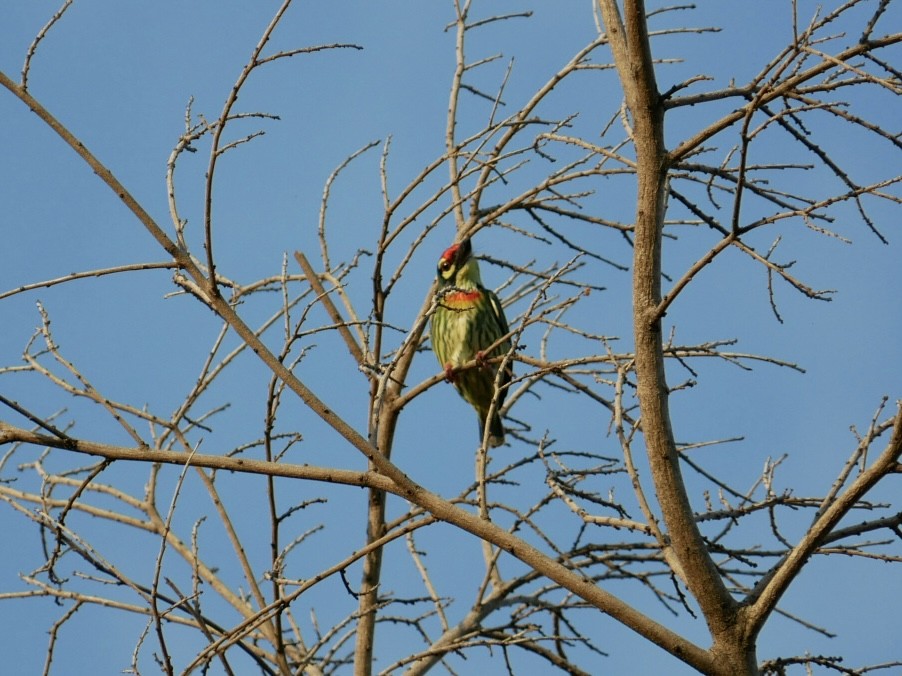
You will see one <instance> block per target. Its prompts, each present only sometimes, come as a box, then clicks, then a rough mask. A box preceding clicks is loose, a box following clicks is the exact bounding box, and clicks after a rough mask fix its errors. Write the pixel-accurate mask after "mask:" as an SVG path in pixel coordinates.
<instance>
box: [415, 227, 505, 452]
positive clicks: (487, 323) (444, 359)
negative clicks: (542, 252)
mask: <svg viewBox="0 0 902 676" xmlns="http://www.w3.org/2000/svg"><path fill="white" fill-rule="evenodd" d="M437 278H438V280H437V281H438V291H437V293H436V309H435V312H434V314H433V315H432V326H431V329H430V337H431V341H432V351H433V352H434V353H435V356H436V357H437V358H438V362H439V364H440V365H441V367H442V368H443V369H444V371H445V379H446V380H448V381H449V382H451V383H452V384H453V385H454V387H455V388H456V389H457V392H458V393H459V394H460V396H461V397H463V398H464V400H465V401H466V402H467V403H468V404H470V405H471V406H472V407H473V408H474V409H476V414H477V415H478V417H479V439H480V442H481V440H482V435H483V430H485V426H486V418H487V417H488V413H489V409H490V408H491V404H492V400H493V399H494V397H495V380H496V374H497V373H498V369H499V368H501V364H500V363H497V362H496V363H489V362H488V361H487V359H492V358H494V357H503V356H504V355H505V354H507V353H508V352H510V350H511V341H510V338H509V337H505V336H507V334H508V333H509V332H510V329H509V328H508V324H507V319H506V318H505V317H504V309H503V308H502V307H501V301H500V300H498V296H496V295H495V293H494V292H493V291H491V290H489V289H487V288H485V287H484V286H483V285H482V278H481V277H480V275H479V264H478V263H477V261H476V259H475V258H474V257H473V247H472V244H471V243H470V240H469V238H467V239H464V240H463V241H461V242H458V243H455V244H453V245H451V246H450V247H448V249H446V250H445V252H444V253H443V254H442V256H441V258H439V259H438V271H437ZM502 338H503V340H500V339H502ZM499 340H500V342H498V341H499ZM495 343H497V345H495ZM493 345H494V347H492V346H493ZM489 348H491V349H489ZM474 359H475V360H476V362H477V366H476V367H475V368H469V369H464V370H460V368H461V367H462V366H463V365H464V364H466V363H467V362H470V361H473V360H474ZM512 378H513V365H512V363H511V361H510V360H508V362H507V363H506V364H505V365H504V372H503V373H502V374H501V378H500V380H499V382H498V403H497V406H496V407H495V412H494V414H493V415H492V418H491V420H489V437H488V444H489V446H491V447H497V446H500V445H501V444H503V443H504V426H503V425H502V424H501V416H500V415H499V414H498V411H499V410H500V409H501V405H502V404H503V403H504V397H505V395H506V393H507V386H508V385H509V384H510V382H511V379H512Z"/></svg>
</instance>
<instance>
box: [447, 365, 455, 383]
mask: <svg viewBox="0 0 902 676" xmlns="http://www.w3.org/2000/svg"><path fill="white" fill-rule="evenodd" d="M456 379H457V374H456V373H455V372H454V367H453V366H451V364H445V380H447V381H448V382H449V383H453V382H454V381H455V380H456Z"/></svg>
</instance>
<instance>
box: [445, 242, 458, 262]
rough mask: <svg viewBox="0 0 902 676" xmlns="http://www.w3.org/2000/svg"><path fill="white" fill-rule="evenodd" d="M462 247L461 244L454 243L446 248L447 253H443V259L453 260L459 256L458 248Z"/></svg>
mask: <svg viewBox="0 0 902 676" xmlns="http://www.w3.org/2000/svg"><path fill="white" fill-rule="evenodd" d="M459 248H460V244H452V245H451V246H449V247H448V248H447V249H445V253H443V254H442V258H441V259H442V260H443V261H453V260H454V259H455V258H456V257H457V250H458V249H459Z"/></svg>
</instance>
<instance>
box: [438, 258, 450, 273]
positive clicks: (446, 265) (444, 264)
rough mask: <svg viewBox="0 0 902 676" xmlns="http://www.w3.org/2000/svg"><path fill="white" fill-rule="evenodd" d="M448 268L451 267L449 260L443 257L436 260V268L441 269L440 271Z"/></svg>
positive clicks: (446, 270) (445, 270)
mask: <svg viewBox="0 0 902 676" xmlns="http://www.w3.org/2000/svg"><path fill="white" fill-rule="evenodd" d="M450 268H451V261H449V260H446V259H444V258H443V259H442V260H440V261H439V262H438V269H439V270H441V271H442V272H448V270H449V269H450Z"/></svg>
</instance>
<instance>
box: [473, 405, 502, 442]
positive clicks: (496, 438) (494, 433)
mask: <svg viewBox="0 0 902 676" xmlns="http://www.w3.org/2000/svg"><path fill="white" fill-rule="evenodd" d="M483 430H485V416H484V415H483V414H480V416H479V440H480V441H482V432H483ZM503 443H504V425H502V424H501V416H500V415H498V412H497V411H496V412H495V415H493V416H492V419H491V421H490V422H489V446H490V447H491V448H496V447H498V446H500V445H501V444H503Z"/></svg>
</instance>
